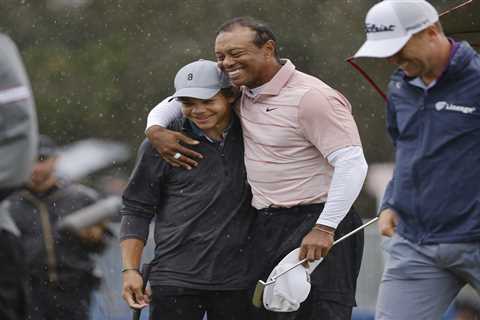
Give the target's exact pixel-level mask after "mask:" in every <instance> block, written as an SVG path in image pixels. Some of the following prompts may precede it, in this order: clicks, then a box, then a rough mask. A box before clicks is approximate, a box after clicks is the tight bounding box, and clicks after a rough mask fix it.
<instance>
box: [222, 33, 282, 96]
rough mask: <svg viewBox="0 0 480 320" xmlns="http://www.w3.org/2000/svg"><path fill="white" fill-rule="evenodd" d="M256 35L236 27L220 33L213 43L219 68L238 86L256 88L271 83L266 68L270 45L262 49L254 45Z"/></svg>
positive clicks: (270, 53)
mask: <svg viewBox="0 0 480 320" xmlns="http://www.w3.org/2000/svg"><path fill="white" fill-rule="evenodd" d="M255 36H256V33H255V31H253V30H252V29H250V28H248V27H242V26H237V27H234V28H233V29H232V30H229V31H223V32H220V33H219V34H218V36H217V38H216V41H215V56H216V59H217V63H218V66H219V68H220V69H222V70H223V71H224V72H226V74H227V75H228V77H229V78H230V81H231V82H232V83H233V84H234V85H235V86H237V87H239V86H247V87H249V88H255V87H258V86H260V85H262V84H264V83H266V82H268V81H269V80H270V78H269V76H268V75H267V74H266V72H265V70H267V69H268V68H266V66H267V65H268V64H269V63H271V61H270V59H269V57H271V56H272V48H274V47H272V45H271V43H269V42H267V43H265V44H264V45H262V46H261V47H258V46H257V45H256V44H255V43H254V39H255Z"/></svg>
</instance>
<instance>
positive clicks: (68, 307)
mask: <svg viewBox="0 0 480 320" xmlns="http://www.w3.org/2000/svg"><path fill="white" fill-rule="evenodd" d="M92 291H93V287H92V286H90V285H89V284H88V285H82V284H78V285H77V286H69V287H65V286H61V285H55V286H53V285H51V284H48V283H47V282H46V281H40V280H32V282H31V292H32V299H31V300H32V301H31V307H30V308H29V312H28V313H29V314H28V318H27V319H28V320H50V319H55V320H87V319H88V317H89V309H90V300H91V298H90V296H91V293H92Z"/></svg>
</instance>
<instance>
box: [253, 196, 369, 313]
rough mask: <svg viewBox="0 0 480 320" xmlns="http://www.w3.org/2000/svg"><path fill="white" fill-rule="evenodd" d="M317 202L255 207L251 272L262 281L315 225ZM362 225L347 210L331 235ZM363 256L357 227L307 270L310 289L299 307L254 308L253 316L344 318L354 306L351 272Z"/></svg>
mask: <svg viewBox="0 0 480 320" xmlns="http://www.w3.org/2000/svg"><path fill="white" fill-rule="evenodd" d="M322 210H323V204H314V205H305V206H297V207H293V208H288V209H283V208H271V209H263V210H259V212H258V218H257V219H258V220H257V222H256V224H255V227H256V230H255V232H254V241H253V243H254V244H255V248H254V250H253V254H254V257H253V259H252V272H254V273H256V274H258V279H263V280H266V278H267V277H268V275H269V274H270V272H271V271H272V270H273V268H274V267H275V266H276V265H277V263H278V262H279V261H280V260H281V259H282V258H283V257H284V256H285V255H287V254H288V253H289V252H290V251H292V250H294V249H295V248H298V247H299V246H300V244H301V242H302V239H303V237H304V236H305V235H306V234H307V233H308V232H310V230H311V229H312V227H313V226H314V225H315V223H316V221H317V219H318V217H319V215H320V213H321V212H322ZM361 224H362V220H361V219H360V216H359V215H358V214H357V213H356V212H355V211H354V210H353V209H352V210H350V212H349V213H348V215H347V216H346V217H345V219H343V221H342V222H341V223H340V225H339V226H338V228H337V230H336V232H335V239H338V238H339V237H341V236H343V235H345V234H346V233H348V232H350V231H352V230H353V229H355V228H357V227H359V226H360V225H361ZM362 255H363V232H362V231H360V232H358V233H357V234H355V235H353V236H352V237H350V238H348V239H347V240H344V241H343V242H341V243H339V244H338V245H335V246H334V247H333V248H332V249H331V250H330V252H329V254H328V256H327V257H326V258H325V259H324V260H323V262H322V263H320V265H319V266H318V267H317V268H316V269H315V271H314V272H313V273H312V275H311V284H312V287H311V291H310V295H309V297H308V299H307V300H306V301H304V302H303V303H302V305H301V306H300V309H299V310H298V311H296V312H293V313H274V312H268V311H266V310H263V311H262V310H261V311H258V312H257V316H256V318H258V319H278V320H279V319H289V320H290V319H295V320H304V319H305V320H307V319H329V320H330V319H342V320H347V319H348V320H350V319H351V312H352V307H353V306H354V305H355V290H356V282H357V277H358V274H359V272H360V265H361V261H362Z"/></svg>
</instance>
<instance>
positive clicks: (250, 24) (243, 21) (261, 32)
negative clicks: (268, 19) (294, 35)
mask: <svg viewBox="0 0 480 320" xmlns="http://www.w3.org/2000/svg"><path fill="white" fill-rule="evenodd" d="M238 26H240V27H246V28H249V29H251V30H252V31H255V39H253V43H254V44H255V45H256V46H257V47H259V48H260V47H262V46H263V45H264V44H265V43H267V41H269V40H272V41H273V42H274V43H275V47H274V55H275V58H276V59H277V60H278V61H280V56H279V55H278V50H277V38H276V37H275V35H274V34H273V31H272V29H270V27H269V26H268V25H267V24H266V23H265V22H263V21H260V20H257V19H254V18H252V17H235V18H233V19H231V20H228V21H227V22H225V23H224V24H222V25H221V26H220V28H218V30H217V33H216V35H217V36H218V35H219V34H220V33H222V32H229V31H232V30H233V29H235V27H238Z"/></svg>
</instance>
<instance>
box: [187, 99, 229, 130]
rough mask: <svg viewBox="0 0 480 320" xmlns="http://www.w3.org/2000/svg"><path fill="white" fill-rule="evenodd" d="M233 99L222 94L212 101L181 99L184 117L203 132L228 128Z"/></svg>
mask: <svg viewBox="0 0 480 320" xmlns="http://www.w3.org/2000/svg"><path fill="white" fill-rule="evenodd" d="M233 99H234V98H233V97H232V98H226V97H225V96H224V95H223V94H222V93H221V92H219V93H217V94H216V95H215V96H213V97H212V98H210V99H206V100H202V99H196V98H181V99H179V100H180V102H181V103H182V112H183V115H184V116H185V117H186V118H188V119H189V120H191V121H193V122H194V123H195V125H197V127H198V128H200V129H201V130H203V131H205V130H210V129H214V128H226V127H227V125H228V123H229V122H230V112H231V107H230V104H231V103H233Z"/></svg>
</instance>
